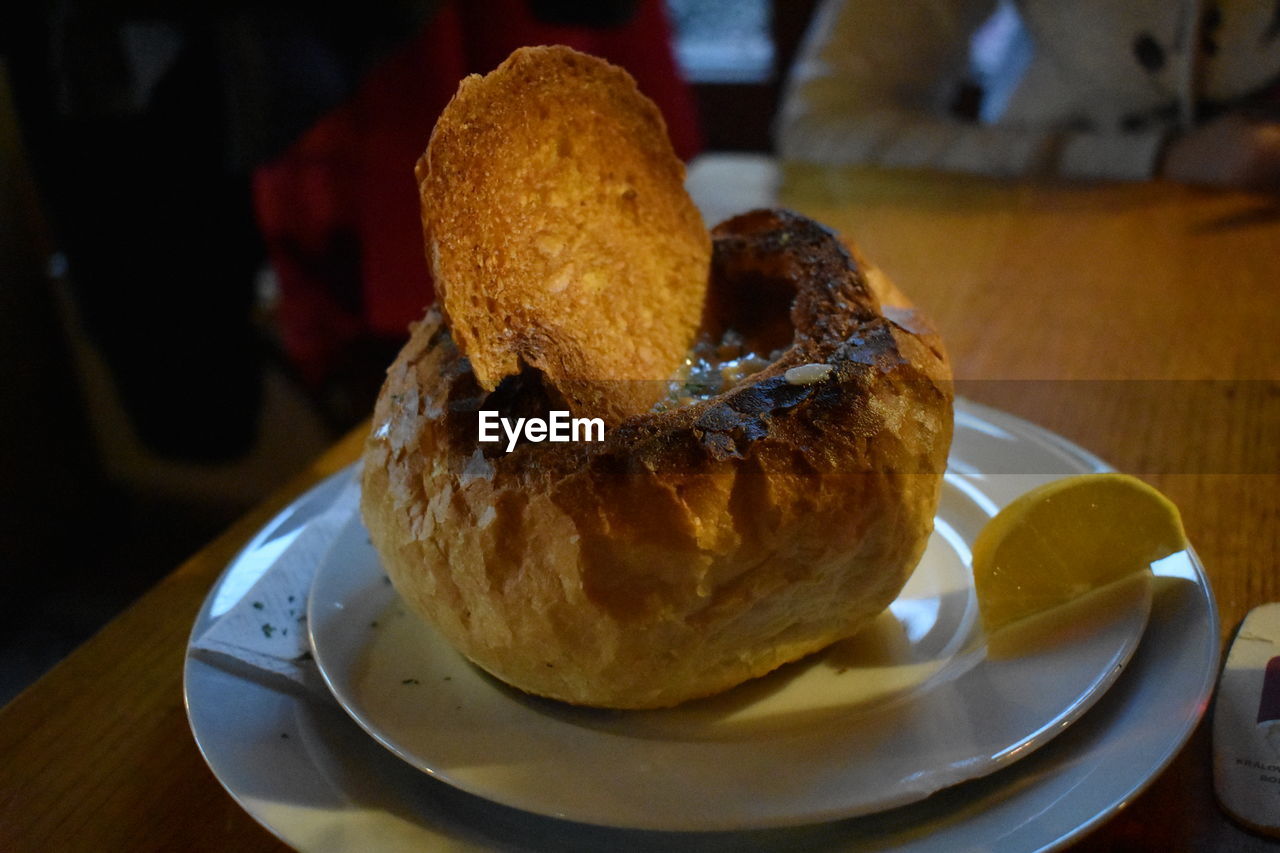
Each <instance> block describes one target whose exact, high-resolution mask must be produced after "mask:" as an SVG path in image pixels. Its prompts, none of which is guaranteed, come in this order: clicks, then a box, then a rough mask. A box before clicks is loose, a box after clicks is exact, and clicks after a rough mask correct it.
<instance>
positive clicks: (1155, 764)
mask: <svg viewBox="0 0 1280 853" xmlns="http://www.w3.org/2000/svg"><path fill="white" fill-rule="evenodd" d="M956 408H957V411H959V410H961V409H967V410H969V412H970V413H971V414H973V415H974V416H976V417H978V418H979V419H981V420H984V421H987V422H988V423H994V424H996V425H1001V426H1006V427H1012V428H1013V430H1014V431H1015V432H1016V433H1020V434H1021V436H1022V437H1025V438H1032V439H1034V440H1036V441H1038V442H1040V443H1043V444H1046V445H1048V446H1051V447H1053V448H1055V449H1056V450H1058V451H1059V452H1060V453H1063V454H1064V455H1066V456H1067V457H1068V458H1071V459H1074V460H1075V461H1076V462H1078V463H1085V464H1089V465H1090V466H1095V470H1100V471H1111V470H1115V469H1114V468H1112V467H1111V466H1109V465H1107V464H1106V463H1105V462H1104V461H1102V460H1101V459H1100V458H1099V457H1098V456H1096V455H1094V454H1093V453H1091V452H1089V451H1087V450H1085V449H1084V448H1081V447H1079V446H1078V445H1076V444H1074V443H1072V442H1071V441H1069V440H1068V439H1066V438H1065V437H1062V436H1059V435H1057V434H1056V433H1053V432H1052V431H1050V430H1048V429H1046V428H1044V427H1042V426H1039V425H1038V424H1035V423H1033V422H1031V421H1028V420H1026V419H1025V418H1022V417H1019V416H1017V415H1013V414H1010V413H1008V412H1004V411H1002V410H999V409H995V408H993V407H990V406H987V405H985V404H982V403H977V402H975V401H972V400H968V399H967V398H963V397H957V398H956ZM355 464H356V463H353V464H352V465H351V466H348V467H347V468H344V469H342V470H340V471H338V472H336V473H334V474H332V475H329V476H328V477H326V478H324V479H322V480H321V481H320V482H319V483H317V484H316V485H314V486H312V487H311V488H310V489H308V490H307V491H306V492H304V493H302V494H301V495H299V496H298V497H297V498H295V499H294V501H293V502H291V503H290V504H289V505H288V506H286V507H284V508H283V509H281V510H280V511H279V512H278V513H277V514H276V515H275V516H273V517H272V519H271V520H270V521H269V522H267V524H265V525H263V527H262V528H260V531H259V533H261V531H262V530H266V529H268V528H270V527H273V526H275V525H277V524H279V523H280V521H281V519H283V518H286V517H287V516H289V515H291V514H292V513H294V512H295V511H296V510H297V508H298V506H299V505H300V504H302V503H303V502H304V501H305V500H306V499H307V498H308V497H310V496H312V495H314V494H315V493H316V492H317V491H319V490H321V489H322V488H324V487H326V486H328V485H329V484H331V483H332V482H333V481H335V480H338V479H341V478H344V477H349V476H350V475H351V471H352V469H353V468H354V467H355ZM258 538H259V537H258V535H257V534H255V536H254V537H251V538H250V540H249V542H248V543H246V545H245V546H244V547H242V548H241V549H240V551H238V552H237V554H236V556H235V557H234V558H233V559H232V560H231V561H230V562H229V563H228V565H227V567H226V568H224V569H223V571H222V572H221V573H220V574H219V576H218V578H217V580H216V581H215V582H214V583H213V585H212V586H211V587H210V590H209V593H208V594H207V596H206V598H205V600H204V602H203V603H202V605H201V608H200V610H199V611H198V613H197V615H196V619H195V621H194V623H193V626H192V630H191V633H190V636H189V643H188V649H187V654H186V656H185V659H184V667H183V706H184V710H185V712H186V715H187V720H188V726H189V727H190V728H191V731H192V736H193V739H194V740H195V742H196V745H197V749H198V750H199V752H200V754H201V757H202V758H203V759H204V761H205V762H206V764H207V765H208V766H209V768H210V771H211V772H212V773H213V775H214V777H215V778H216V779H217V780H218V782H219V784H220V785H221V786H222V787H223V789H224V790H226V791H227V793H228V794H229V795H230V796H231V797H232V799H233V800H234V801H235V802H237V803H238V804H239V805H240V806H241V807H242V808H244V809H245V811H246V812H247V813H248V814H249V815H250V817H252V818H253V819H254V820H255V821H256V822H257V823H259V824H260V825H262V826H263V827H264V828H265V829H267V830H268V831H269V832H270V833H271V834H272V835H273V836H275V837H276V838H279V839H280V840H281V841H284V842H285V843H291V841H293V840H296V835H297V833H296V832H294V833H292V835H291V834H290V833H289V832H288V831H287V829H286V828H284V827H278V826H275V825H273V824H272V823H271V822H270V821H269V820H268V819H267V818H266V817H264V816H263V815H262V814H261V810H260V809H258V808H255V805H256V804H255V803H254V802H251V801H250V799H249V798H248V796H247V795H243V794H242V792H240V791H238V790H236V789H235V788H234V787H233V786H232V785H231V784H229V782H228V781H227V780H226V779H224V778H223V777H222V775H220V774H219V772H218V769H217V763H218V762H217V761H216V760H215V757H214V756H213V755H211V754H210V751H209V744H208V743H206V742H205V740H206V739H205V738H202V735H201V732H200V731H199V730H198V727H197V725H196V721H195V719H194V716H193V708H192V696H193V687H194V682H195V681H196V680H197V679H199V678H200V673H199V670H198V666H197V667H195V668H193V664H197V665H198V664H199V663H200V662H199V660H198V659H197V658H195V657H193V656H192V654H191V645H190V644H191V641H193V640H194V639H195V638H196V637H197V636H199V634H200V633H201V632H202V631H203V630H205V629H206V628H207V627H208V625H209V624H210V623H211V619H210V615H209V613H210V609H211V606H212V602H213V598H214V596H215V595H216V593H217V591H218V590H219V589H220V588H221V586H222V584H223V582H224V581H225V580H226V578H227V576H228V575H229V574H230V573H231V572H232V571H233V570H234V569H235V567H236V565H237V563H238V562H239V561H240V560H241V559H242V558H243V557H244V556H245V554H246V552H247V551H248V550H249V545H250V544H252V543H253V542H255V541H257V539H258ZM1188 554H1189V556H1190V558H1191V565H1192V567H1193V569H1194V575H1195V577H1194V578H1193V579H1192V582H1193V586H1194V594H1192V595H1191V597H1190V598H1189V599H1188V606H1190V607H1191V609H1192V612H1191V614H1190V615H1191V617H1192V618H1196V617H1198V616H1199V611H1200V610H1201V609H1203V620H1204V622H1203V625H1204V630H1205V633H1206V635H1207V639H1208V641H1209V642H1208V643H1207V644H1198V651H1199V654H1196V655H1195V660H1194V661H1192V662H1193V663H1195V662H1197V661H1198V662H1199V664H1200V665H1198V666H1197V667H1196V668H1197V669H1199V670H1200V672H1199V679H1198V690H1197V691H1196V695H1195V696H1194V697H1193V698H1194V701H1193V702H1191V701H1189V702H1188V703H1187V705H1188V707H1189V708H1190V709H1191V711H1190V712H1189V713H1188V714H1186V715H1185V716H1182V717H1180V718H1179V719H1178V720H1177V722H1176V724H1175V723H1174V722H1170V723H1169V724H1168V726H1167V728H1166V731H1165V737H1164V738H1162V743H1163V748H1162V750H1161V749H1157V750H1156V753H1155V754H1156V755H1157V756H1158V758H1156V757H1153V758H1152V760H1151V761H1150V762H1149V763H1148V762H1146V761H1144V766H1143V768H1142V769H1141V770H1140V775H1137V776H1134V777H1130V778H1129V779H1127V780H1126V781H1125V782H1124V783H1122V785H1121V787H1120V788H1118V789H1116V791H1115V792H1113V793H1108V794H1106V795H1105V796H1106V797H1107V798H1109V799H1110V802H1109V803H1108V804H1107V805H1105V806H1104V807H1102V808H1100V809H1097V810H1095V811H1094V812H1093V814H1092V815H1091V816H1090V817H1088V818H1085V819H1083V820H1079V821H1074V822H1073V825H1072V827H1071V828H1069V829H1066V830H1063V831H1062V832H1061V833H1060V834H1058V835H1057V837H1056V838H1051V839H1047V840H1044V841H1042V842H1041V843H1040V846H1039V847H1038V848H1037V849H1042V850H1050V849H1058V848H1060V847H1061V846H1064V845H1066V844H1069V843H1071V842H1072V841H1075V840H1078V839H1079V838H1080V837H1082V836H1083V835H1084V834H1086V833H1088V832H1090V831H1092V830H1093V829H1094V828H1096V827H1097V826H1099V825H1100V824H1102V823H1104V822H1106V821H1107V820H1109V819H1111V818H1112V817H1114V815H1115V814H1116V813H1117V812H1119V811H1120V810H1121V809H1123V808H1124V807H1125V806H1127V805H1128V804H1129V803H1130V802H1131V801H1132V800H1133V798H1134V797H1136V796H1138V795H1139V794H1140V793H1141V792H1142V791H1144V790H1145V789H1146V788H1147V787H1149V786H1150V785H1151V784H1152V783H1153V782H1154V781H1155V779H1156V778H1157V777H1159V776H1160V775H1161V773H1163V772H1164V771H1165V770H1166V769H1167V768H1168V766H1169V765H1170V764H1171V763H1172V762H1173V760H1174V759H1175V758H1176V757H1177V756H1178V755H1179V754H1180V753H1181V751H1182V749H1183V748H1184V747H1185V745H1186V743H1187V741H1188V739H1189V738H1190V736H1191V734H1192V733H1193V732H1194V731H1195V729H1196V727H1197V726H1198V725H1199V723H1200V722H1201V720H1202V719H1203V717H1204V714H1205V712H1206V710H1207V708H1208V704H1209V699H1210V696H1211V694H1212V689H1213V685H1214V683H1215V676H1216V665H1215V662H1216V661H1218V659H1219V658H1220V657H1221V654H1220V652H1221V637H1220V633H1219V630H1218V627H1219V626H1218V623H1219V621H1220V616H1219V613H1218V607H1217V602H1216V599H1215V597H1214V594H1213V589H1212V586H1211V584H1210V583H1209V580H1208V576H1207V573H1206V571H1205V569H1204V566H1203V563H1202V562H1201V561H1200V559H1199V557H1198V555H1197V554H1196V553H1195V550H1194V548H1188ZM1154 613H1155V611H1153V615H1154ZM1163 621H1165V617H1164V616H1163V615H1162V622H1163ZM1196 621H1199V619H1198V618H1196ZM1148 630H1149V629H1148ZM1152 677H1153V676H1152V674H1150V673H1146V674H1144V676H1143V681H1142V682H1140V684H1138V685H1136V686H1135V688H1134V689H1143V688H1144V686H1145V685H1147V684H1148V682H1149V680H1150V679H1151V678H1152ZM1187 678H1188V681H1194V680H1195V679H1192V677H1191V675H1188V676H1187ZM245 683H246V684H247V685H250V689H256V690H263V691H269V690H270V688H267V687H263V686H260V685H253V684H252V683H251V682H245ZM1148 689H1149V688H1148ZM272 692H274V691H272ZM294 701H298V702H301V701H305V700H302V699H297V698H295V699H294ZM1122 725H1123V720H1107V721H1106V723H1105V724H1104V725H1102V726H1101V727H1097V726H1095V727H1093V728H1099V731H1098V732H1097V736H1098V737H1099V738H1100V739H1101V740H1102V741H1104V742H1105V741H1107V738H1108V735H1109V734H1110V733H1111V730H1112V729H1113V728H1117V727H1121V726H1122ZM391 760H394V761H399V759H396V758H394V756H393V757H392V759H391ZM1046 760H1047V761H1051V762H1052V765H1053V766H1052V767H1050V768H1049V770H1048V772H1046V773H1044V774H1041V776H1040V778H1039V780H1038V781H1036V782H1035V783H1034V784H1033V785H1032V786H1031V787H1032V788H1035V789H1039V788H1041V787H1044V786H1051V785H1052V783H1053V781H1054V780H1055V779H1057V778H1058V777H1059V776H1061V775H1063V774H1064V773H1065V771H1066V769H1067V768H1066V767H1065V766H1060V765H1061V762H1060V761H1059V760H1056V758H1055V757H1051V758H1048V759H1046ZM1000 772H1002V771H997V773H996V775H999V773H1000ZM973 781H974V782H977V781H980V780H973ZM963 788H964V785H963V784H962V785H960V786H958V788H952V789H950V790H963ZM962 796H964V797H965V798H966V799H967V798H971V797H976V796H977V795H976V794H965V795H962ZM1021 798H1022V797H1021V795H1018V796H1015V797H1013V798H1012V799H1015V800H1016V799H1021ZM919 806H920V804H919V803H916V804H909V805H906V806H903V807H902V808H903V809H905V810H908V811H909V810H911V809H913V808H918V807H919ZM893 811H896V810H893ZM1015 813H1016V811H1015ZM980 814H981V813H980ZM529 816H530V818H531V819H535V820H548V819H547V818H543V817H541V816H538V815H532V814H530V815H529ZM875 817H876V815H868V816H866V817H865V818H852V821H853V822H854V823H856V822H857V821H859V820H864V819H867V818H875ZM977 817H978V816H977V815H975V817H974V818H973V819H964V820H959V821H956V822H952V823H950V824H949V826H955V827H960V828H963V827H965V826H967V825H969V824H970V823H971V822H972V820H974V819H977ZM1033 817H1034V816H1033ZM550 820H554V819H550ZM842 823H843V822H842ZM566 825H567V826H568V827H575V826H576V827H584V828H589V827H590V825H588V824H578V823H572V822H570V823H567V824H566ZM1028 825H1029V823H1028V822H1026V821H1024V822H1021V823H1018V824H1017V825H1016V826H1015V827H1014V828H1015V829H1021V828H1024V827H1027V826H1028ZM420 828H421V830H422V831H423V832H426V833H429V834H431V835H432V836H439V833H440V832H441V831H442V830H441V829H440V828H438V827H433V826H432V825H431V824H429V823H426V824H420ZM618 831H626V830H618ZM784 831H785V830H784ZM712 834H714V833H712ZM674 835H675V836H680V835H682V833H674ZM695 835H696V834H695ZM934 835H935V836H936V834H934Z"/></svg>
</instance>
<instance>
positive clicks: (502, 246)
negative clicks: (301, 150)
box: [417, 47, 710, 424]
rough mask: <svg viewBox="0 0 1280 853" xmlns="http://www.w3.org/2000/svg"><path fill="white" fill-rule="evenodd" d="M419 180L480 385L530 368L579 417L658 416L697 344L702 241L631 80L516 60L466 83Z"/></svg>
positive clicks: (454, 317)
mask: <svg viewBox="0 0 1280 853" xmlns="http://www.w3.org/2000/svg"><path fill="white" fill-rule="evenodd" d="M417 175H418V181H419V188H420V193H421V199H422V215H423V227H424V232H425V236H426V244H427V256H428V259H429V262H430V265H431V270H432V273H433V276H434V279H435V285H436V289H437V292H438V294H439V297H440V304H441V306H442V307H443V310H444V313H445V316H446V317H447V318H448V323H449V326H450V329H451V331H452V333H453V338H454V341H455V343H456V344H457V346H458V348H459V349H460V350H461V351H462V353H464V354H465V355H466V356H467V357H468V358H469V359H470V360H471V368H472V370H473V371H474V372H475V376H476V379H477V381H478V382H479V383H480V386H481V387H482V388H485V389H486V390H493V389H494V388H496V387H497V385H498V383H499V382H500V381H501V380H502V379H503V378H504V377H507V376H512V375H514V374H517V373H519V372H520V370H521V368H522V366H524V365H528V366H531V367H536V368H537V369H538V370H540V371H541V372H542V373H543V375H544V376H545V377H546V379H547V381H548V383H549V384H550V385H552V386H554V387H555V388H556V389H558V391H559V392H560V393H561V394H562V395H563V397H564V399H565V400H566V402H567V403H568V407H569V408H570V409H571V410H572V411H573V412H574V413H575V414H577V415H590V416H601V417H603V418H604V419H605V420H606V421H607V422H608V423H610V424H615V423H618V422H620V421H621V420H622V419H623V418H625V417H626V416H628V415H632V414H637V413H639V412H641V411H644V410H646V409H648V408H649V406H651V405H652V404H653V402H654V400H655V399H656V398H657V395H658V393H659V392H660V385H659V383H658V382H657V381H654V380H664V379H666V378H667V377H669V376H670V375H671V373H672V372H673V371H674V369H675V368H676V366H677V364H678V360H679V359H680V358H682V357H683V355H684V353H685V351H686V350H687V349H688V347H689V345H690V343H692V341H693V336H694V334H695V331H696V329H697V326H698V318H699V315H700V313H701V310H702V302H703V294H704V292H705V289H706V277H707V267H708V263H709V258H710V239H709V237H708V235H707V231H706V227H705V226H704V225H703V223H702V219H701V217H700V216H699V214H698V211H697V209H696V208H695V207H694V205H693V202H692V201H691V200H690V198H689V196H688V194H687V193H686V192H685V189H684V166H683V164H682V163H681V162H680V160H679V159H678V158H677V157H676V155H675V154H674V152H673V151H672V149H671V144H670V142H669V141H668V139H667V132H666V125H665V124H664V123H663V120H662V116H661V114H660V113H659V112H658V109H657V107H656V106H654V104H653V102H651V101H650V100H649V99H648V98H646V97H644V96H643V95H642V94H640V92H639V91H638V90H637V89H636V85H635V81H634V80H633V79H632V78H631V76H630V75H629V74H627V73H626V72H625V71H623V70H622V69H620V68H617V67H615V66H612V65H610V64H609V63H607V62H605V61H604V60H601V59H597V58H595V57H592V56H588V55H586V54H582V53H578V52H576V51H573V50H570V49H569V48H566V47H532V48H522V49H520V50H517V51H516V52H515V53H513V54H512V55H511V56H510V57H509V58H508V59H507V60H506V61H505V62H503V63H502V65H500V66H499V67H498V68H497V69H496V70H494V71H493V72H492V73H490V74H488V75H486V76H484V77H480V76H474V75H473V76H471V77H468V78H467V79H465V80H463V81H462V84H461V86H460V87H459V88H458V92H457V94H456V95H455V96H454V98H453V100H452V101H451V102H450V103H449V105H448V107H446V108H445V110H444V112H443V113H442V114H441V116H440V119H439V121H438V122H437V124H436V127H435V131H434V132H433V133H432V135H431V142H430V144H429V146H428V147H427V151H426V153H425V154H424V155H423V156H422V159H421V160H420V161H419V163H418V166H417ZM600 380H620V381H616V382H602V381H600ZM629 380H650V381H648V382H637V381H629Z"/></svg>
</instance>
